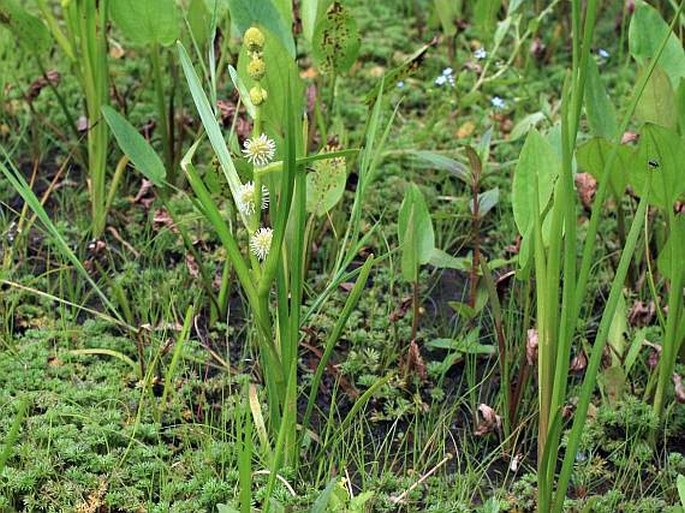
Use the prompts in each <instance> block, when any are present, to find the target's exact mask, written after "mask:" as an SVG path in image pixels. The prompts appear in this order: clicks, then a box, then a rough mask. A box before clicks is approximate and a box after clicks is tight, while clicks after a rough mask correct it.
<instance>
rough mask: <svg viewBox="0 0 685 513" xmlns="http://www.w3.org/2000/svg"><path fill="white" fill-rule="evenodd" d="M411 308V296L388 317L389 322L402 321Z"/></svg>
mask: <svg viewBox="0 0 685 513" xmlns="http://www.w3.org/2000/svg"><path fill="white" fill-rule="evenodd" d="M410 306H411V296H405V297H403V298H402V299H401V300H400V304H399V305H397V307H396V308H395V309H394V310H393V311H392V312H391V313H390V315H388V320H389V321H390V322H397V321H399V320H400V319H402V318H403V317H404V316H405V315H407V312H408V311H409V307H410Z"/></svg>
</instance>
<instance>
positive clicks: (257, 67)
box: [247, 57, 266, 80]
mask: <svg viewBox="0 0 685 513" xmlns="http://www.w3.org/2000/svg"><path fill="white" fill-rule="evenodd" d="M265 72H266V64H264V59H262V58H261V57H257V58H255V59H252V60H251V61H250V63H249V64H248V65H247V74H248V75H250V78H251V79H252V80H261V79H262V77H264V73H265Z"/></svg>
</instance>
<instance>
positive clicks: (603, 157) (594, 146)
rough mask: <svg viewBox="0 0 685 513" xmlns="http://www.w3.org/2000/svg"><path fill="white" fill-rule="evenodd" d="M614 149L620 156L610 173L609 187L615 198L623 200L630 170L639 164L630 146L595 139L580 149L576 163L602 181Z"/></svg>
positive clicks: (635, 153)
mask: <svg viewBox="0 0 685 513" xmlns="http://www.w3.org/2000/svg"><path fill="white" fill-rule="evenodd" d="M613 149H616V151H617V152H618V155H617V156H616V159H615V160H614V165H613V166H612V168H611V170H610V171H609V186H610V187H611V192H612V194H613V195H614V197H616V198H621V197H622V196H623V193H624V192H625V190H626V185H627V183H628V170H629V169H630V167H631V166H633V165H635V164H636V162H637V160H636V157H637V152H636V151H635V150H633V149H632V148H631V147H630V146H626V145H616V144H613V143H610V142H609V141H607V140H606V139H602V138H600V137H595V138H594V139H590V140H589V141H587V142H585V143H583V144H582V145H581V146H580V147H579V148H578V150H577V151H576V162H577V163H578V167H579V168H580V170H582V171H585V172H587V173H590V174H591V175H592V176H594V177H595V178H596V179H597V180H600V179H601V177H602V173H604V167H605V165H606V163H607V161H608V160H609V157H610V155H611V152H612V150H613Z"/></svg>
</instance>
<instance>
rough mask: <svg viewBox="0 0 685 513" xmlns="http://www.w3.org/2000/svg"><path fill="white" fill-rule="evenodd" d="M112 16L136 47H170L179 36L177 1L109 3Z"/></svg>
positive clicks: (138, 0)
mask: <svg viewBox="0 0 685 513" xmlns="http://www.w3.org/2000/svg"><path fill="white" fill-rule="evenodd" d="M110 14H111V15H112V19H113V20H114V23H116V25H117V27H119V29H120V30H121V32H122V33H123V34H124V37H126V39H128V40H129V41H130V42H131V43H133V44H134V45H138V46H148V45H155V44H158V45H161V46H168V45H170V44H172V43H173V42H174V41H176V39H178V37H179V34H180V30H179V27H180V25H179V23H180V18H179V16H178V10H177V9H176V2H175V1H174V0H110Z"/></svg>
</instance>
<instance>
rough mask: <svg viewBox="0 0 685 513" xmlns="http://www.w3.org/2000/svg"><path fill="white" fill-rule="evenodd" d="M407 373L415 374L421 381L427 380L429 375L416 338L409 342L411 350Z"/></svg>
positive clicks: (408, 356)
mask: <svg viewBox="0 0 685 513" xmlns="http://www.w3.org/2000/svg"><path fill="white" fill-rule="evenodd" d="M407 374H415V375H416V376H418V377H419V379H420V380H421V381H426V378H427V376H428V375H427V372H426V364H425V362H424V361H423V357H422V356H421V351H419V346H418V344H417V343H416V340H412V341H411V343H410V344H409V352H408V353H407Z"/></svg>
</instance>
